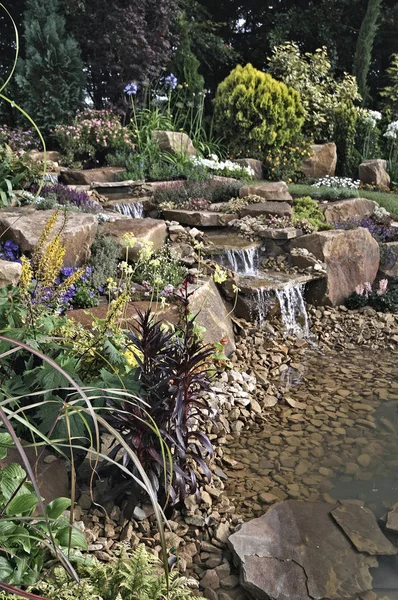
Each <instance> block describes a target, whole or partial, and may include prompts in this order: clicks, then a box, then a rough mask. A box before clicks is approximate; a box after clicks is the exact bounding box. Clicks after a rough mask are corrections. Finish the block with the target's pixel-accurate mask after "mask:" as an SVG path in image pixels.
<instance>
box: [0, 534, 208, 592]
mask: <svg viewBox="0 0 398 600" xmlns="http://www.w3.org/2000/svg"><path fill="white" fill-rule="evenodd" d="M77 572H78V575H79V577H80V581H79V583H72V582H71V580H70V578H69V577H68V576H67V575H66V574H65V572H64V571H63V570H62V569H59V568H56V569H54V572H53V574H52V576H50V577H48V578H47V579H46V581H42V582H40V583H39V584H37V585H35V586H34V587H31V588H30V589H29V591H30V592H33V593H35V594H40V595H44V596H45V597H49V598H57V600H70V598H74V600H90V599H92V598H95V599H96V600H114V599H118V600H132V599H133V598H137V600H138V599H139V600H155V599H156V600H157V599H158V598H167V599H168V600H182V599H183V598H185V599H186V600H204V599H203V598H201V597H199V596H197V595H196V594H194V593H193V592H192V590H195V589H197V581H196V580H195V579H189V578H186V577H182V576H180V575H179V574H178V571H173V572H171V573H170V575H169V587H168V586H167V579H166V575H165V573H164V569H163V565H162V564H161V562H160V561H159V559H158V558H156V557H155V556H153V554H151V553H150V552H149V551H148V550H147V549H146V548H145V546H144V544H141V545H140V546H138V547H137V548H136V549H135V550H134V552H133V553H132V554H131V556H128V555H127V554H126V553H125V552H123V553H122V554H121V555H120V556H119V558H118V560H117V561H115V562H110V563H105V564H104V563H98V562H94V563H93V564H92V565H79V566H78V568H77ZM11 598H14V596H11V595H9V594H1V593H0V600H6V599H7V600H11Z"/></svg>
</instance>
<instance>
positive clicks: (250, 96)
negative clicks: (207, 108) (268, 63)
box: [214, 64, 304, 158]
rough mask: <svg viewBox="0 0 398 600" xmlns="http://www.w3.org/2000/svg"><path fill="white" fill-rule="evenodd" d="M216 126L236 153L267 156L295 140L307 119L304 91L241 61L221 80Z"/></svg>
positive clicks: (231, 150)
mask: <svg viewBox="0 0 398 600" xmlns="http://www.w3.org/2000/svg"><path fill="white" fill-rule="evenodd" d="M214 118H215V127H216V129H217V131H218V132H219V133H220V135H222V136H223V138H224V139H225V144H226V145H227V147H228V150H229V152H230V153H231V154H232V155H235V156H236V155H239V154H240V153H241V152H243V154H248V155H249V156H251V157H253V158H257V157H260V158H261V157H263V156H264V155H266V153H267V152H268V150H269V149H270V148H283V147H284V146H287V145H289V144H290V143H291V142H293V141H294V140H295V138H296V137H297V135H299V133H300V132H301V128H302V126H303V123H304V110H303V107H302V105H301V102H300V95H299V93H298V92H296V91H295V90H294V89H292V88H291V87H287V85H285V84H284V83H282V82H280V81H276V79H274V78H273V77H272V76H271V75H269V74H268V73H263V72H262V71H258V70H257V69H255V68H254V67H253V66H252V65H251V64H247V65H246V66H245V67H242V66H241V65H238V66H237V67H236V68H235V69H233V70H232V71H231V73H230V74H229V75H228V77H226V78H225V79H224V81H222V82H221V83H220V85H219V86H218V88H217V93H216V98H215V104H214Z"/></svg>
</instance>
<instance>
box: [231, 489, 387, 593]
mask: <svg viewBox="0 0 398 600" xmlns="http://www.w3.org/2000/svg"><path fill="white" fill-rule="evenodd" d="M335 508H337V507H336V506H335V505H330V504H326V503H321V502H319V503H315V502H299V501H296V500H286V501H284V502H278V503H277V504H274V505H273V506H271V508H270V509H269V510H268V511H267V512H266V514H265V515H263V516H262V517H260V518H259V519H253V520H251V521H248V522H247V523H244V524H243V526H242V527H241V529H240V530H239V531H237V532H236V533H234V534H233V535H232V536H230V538H229V540H228V546H229V547H230V549H231V550H232V552H233V554H234V557H235V560H236V562H237V564H239V565H240V569H241V584H242V586H243V588H244V589H245V590H246V591H247V592H248V593H250V594H251V596H253V597H254V598H256V599H259V600H262V599H264V600H326V599H328V600H351V599H352V598H356V597H357V596H359V595H360V594H361V593H364V592H366V591H368V590H370V589H372V577H371V575H370V572H369V567H371V566H376V560H375V559H374V558H373V557H370V556H368V555H366V554H362V553H359V552H357V551H356V550H355V548H354V547H353V545H352V544H351V542H350V540H349V539H348V538H347V537H346V535H345V534H344V533H343V531H342V530H341V529H340V527H339V526H338V525H337V524H336V523H335V521H334V520H333V519H332V518H331V516H330V513H331V511H332V510H334V509H335Z"/></svg>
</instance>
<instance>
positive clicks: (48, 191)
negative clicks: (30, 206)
mask: <svg viewBox="0 0 398 600" xmlns="http://www.w3.org/2000/svg"><path fill="white" fill-rule="evenodd" d="M38 188H39V186H38V185H36V184H35V185H32V186H31V188H30V191H31V192H32V193H33V194H36V192H37V191H38ZM40 198H44V199H46V200H47V199H48V200H52V201H53V202H54V204H56V205H58V206H66V207H68V206H72V207H77V208H80V209H81V210H84V211H88V212H92V211H95V210H98V204H97V203H95V202H93V201H92V200H91V199H90V197H89V195H88V194H87V192H84V191H78V190H74V189H72V188H69V187H68V186H66V185H63V184H62V183H56V184H53V185H44V186H43V187H42V188H41V190H40ZM36 202H37V200H36ZM40 204H43V202H41V203H40Z"/></svg>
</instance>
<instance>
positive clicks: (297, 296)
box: [275, 284, 310, 338]
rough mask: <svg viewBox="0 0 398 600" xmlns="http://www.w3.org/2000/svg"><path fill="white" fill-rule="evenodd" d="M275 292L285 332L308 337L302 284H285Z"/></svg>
mask: <svg viewBox="0 0 398 600" xmlns="http://www.w3.org/2000/svg"><path fill="white" fill-rule="evenodd" d="M275 294H276V297H277V298H278V300H279V305H280V307H281V316H282V321H283V323H284V325H285V327H286V331H287V333H289V334H293V335H298V336H300V337H306V338H308V337H309V335H310V328H309V324H308V314H307V309H306V306H305V302H304V285H303V284H302V285H295V286H293V285H287V286H286V287H284V288H283V289H281V290H275Z"/></svg>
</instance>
